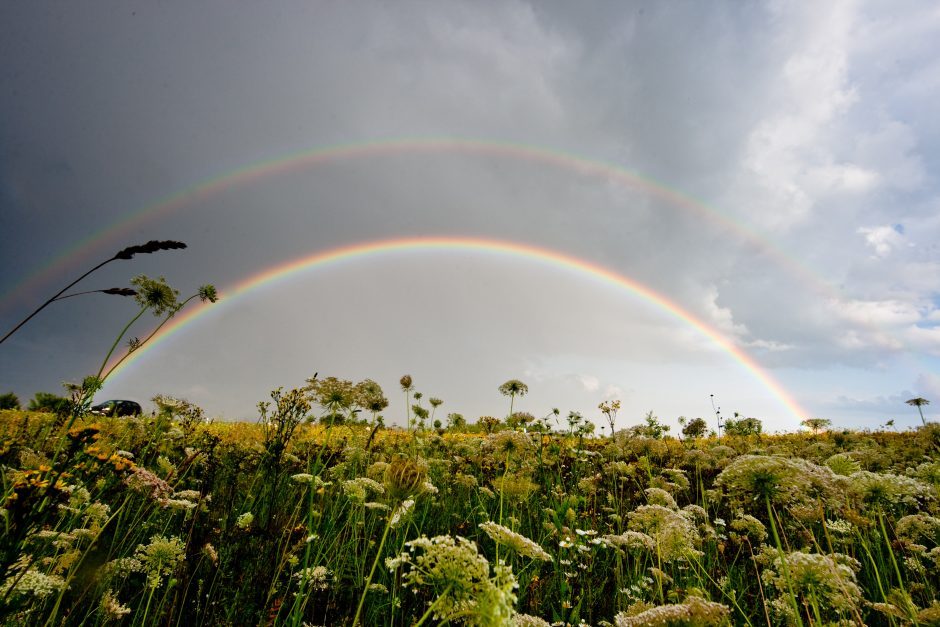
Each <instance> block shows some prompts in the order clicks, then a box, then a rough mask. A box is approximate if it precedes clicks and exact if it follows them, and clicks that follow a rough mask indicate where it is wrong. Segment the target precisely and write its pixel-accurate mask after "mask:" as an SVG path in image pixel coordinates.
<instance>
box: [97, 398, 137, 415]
mask: <svg viewBox="0 0 940 627" xmlns="http://www.w3.org/2000/svg"><path fill="white" fill-rule="evenodd" d="M91 413H93V414H95V415H96V416H139V415H140V414H141V413H142V410H141V408H140V404H139V403H135V402H134V401H105V402H104V403H101V404H100V405H95V406H94V407H92V408H91Z"/></svg>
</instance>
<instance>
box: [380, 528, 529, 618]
mask: <svg viewBox="0 0 940 627" xmlns="http://www.w3.org/2000/svg"><path fill="white" fill-rule="evenodd" d="M407 546H408V547H409V549H410V553H403V554H402V555H401V556H400V557H398V558H396V559H394V560H391V561H390V562H389V565H390V567H391V568H392V569H393V570H394V569H395V568H398V567H399V566H404V567H405V568H406V569H407V570H406V572H405V573H404V574H403V575H402V581H403V583H404V585H405V586H406V587H419V586H420V587H425V588H428V589H429V590H430V591H431V592H432V593H433V594H434V595H435V597H436V598H435V600H434V601H433V607H434V612H433V613H434V618H435V619H436V620H442V621H454V620H458V619H459V620H461V621H463V622H464V623H465V624H467V625H480V626H483V625H486V626H489V625H507V624H509V622H510V620H511V618H512V616H513V614H514V613H515V612H514V610H513V606H514V605H515V603H516V595H515V592H514V590H515V588H516V587H517V585H518V584H517V583H516V578H515V577H514V576H513V574H512V569H511V568H509V567H508V566H505V565H502V564H498V565H496V566H495V567H494V568H493V571H492V574H491V573H490V563H489V562H488V561H487V560H486V558H485V557H483V556H482V555H480V553H479V552H478V551H477V546H476V544H474V543H473V542H471V541H470V540H467V539H466V538H463V537H461V536H456V537H453V536H435V537H434V538H428V537H426V536H422V537H420V538H418V539H417V540H412V541H411V542H408V543H407ZM417 549H421V550H422V551H423V552H422V553H420V554H418V555H415V556H412V554H413V553H415V552H416V550H417Z"/></svg>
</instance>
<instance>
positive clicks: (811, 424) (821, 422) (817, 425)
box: [800, 418, 832, 433]
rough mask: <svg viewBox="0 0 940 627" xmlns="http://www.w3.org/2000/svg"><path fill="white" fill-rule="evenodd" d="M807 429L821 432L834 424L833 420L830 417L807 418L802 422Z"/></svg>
mask: <svg viewBox="0 0 940 627" xmlns="http://www.w3.org/2000/svg"><path fill="white" fill-rule="evenodd" d="M800 424H801V425H803V426H804V427H806V428H807V429H812V431H813V433H819V432H820V431H821V430H823V429H828V428H829V427H830V426H832V421H831V420H829V419H828V418H807V419H806V420H804V421H802V422H801V423H800Z"/></svg>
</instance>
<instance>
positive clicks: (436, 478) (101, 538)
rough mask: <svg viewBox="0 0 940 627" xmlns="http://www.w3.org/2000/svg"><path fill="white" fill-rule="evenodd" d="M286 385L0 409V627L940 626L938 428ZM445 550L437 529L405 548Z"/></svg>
mask: <svg viewBox="0 0 940 627" xmlns="http://www.w3.org/2000/svg"><path fill="white" fill-rule="evenodd" d="M290 394H291V393H287V394H284V395H282V396H280V397H279V398H276V399H275V403H274V404H273V406H272V407H271V408H270V409H269V411H268V417H267V419H266V422H265V424H264V425H261V424H248V423H230V424H205V423H194V422H193V421H192V420H191V419H190V420H187V419H185V417H182V416H174V415H172V412H168V413H167V414H165V415H163V416H162V417H159V418H146V417H145V418H135V419H114V420H111V419H105V420H102V421H100V422H97V423H92V422H91V421H90V420H88V419H84V418H77V419H75V420H74V421H72V420H67V421H62V420H56V419H55V417H53V416H51V415H49V414H38V413H28V412H20V411H0V464H2V490H3V497H2V498H3V509H2V516H3V517H2V520H0V525H2V527H3V535H2V539H0V599H2V601H0V617H2V623H0V624H4V625H14V624H16V625H23V624H29V625H42V624H47V625H61V624H67V625H105V624H124V625H220V624H222V625H225V624H230V625H291V626H298V627H299V626H301V625H352V624H353V623H354V621H355V622H357V623H358V624H361V625H401V626H407V625H414V624H420V623H421V622H422V621H424V624H444V623H450V624H463V623H466V624H506V623H508V622H509V621H510V618H509V614H507V612H509V613H513V612H515V613H519V614H528V615H531V616H537V617H539V618H541V619H543V620H544V621H547V622H548V623H553V622H558V623H561V624H565V623H568V624H572V625H577V624H579V623H580V622H584V623H585V624H589V625H600V624H603V623H604V622H605V621H606V622H607V623H610V624H625V625H626V624H634V623H638V622H640V621H642V620H644V619H643V618H642V617H639V618H635V619H634V618H631V617H632V616H636V615H639V614H641V613H642V612H644V611H647V610H651V609H652V608H654V607H656V606H671V607H667V608H662V609H660V610H658V612H659V613H660V615H661V616H665V615H673V616H674V618H673V619H671V620H672V621H673V622H668V621H667V622H664V623H662V624H722V622H725V623H731V624H749V625H777V624H803V625H823V624H832V623H835V622H838V621H840V620H841V621H846V622H847V624H867V625H902V624H932V623H931V622H930V621H931V620H933V619H932V618H931V615H932V613H934V614H936V613H940V608H938V607H937V606H936V605H935V604H936V603H937V601H938V599H937V593H938V583H940V581H938V574H937V573H940V564H938V561H940V548H937V547H938V545H940V511H938V507H940V506H938V492H937V490H938V482H940V481H938V478H940V461H938V460H940V456H938V451H940V430H938V429H937V428H936V427H935V426H932V425H928V426H927V427H924V428H921V429H918V430H917V431H912V432H907V433H883V432H876V433H870V432H837V433H823V434H820V435H818V436H812V435H808V434H790V435H780V436H748V437H738V438H722V440H721V441H720V442H719V441H716V440H714V439H708V438H702V439H698V440H695V441H680V440H677V439H672V438H665V439H651V438H639V437H634V438H627V437H620V436H619V435H618V437H617V438H616V439H613V440H612V439H611V438H598V437H584V434H583V433H581V434H580V435H571V436H569V435H567V434H559V433H523V432H521V431H514V430H509V429H506V428H505V425H503V426H502V428H503V429H504V430H502V431H500V430H499V427H497V429H496V432H495V433H493V434H491V435H486V434H482V433H474V432H469V431H464V432H460V433H453V432H434V431H417V432H414V433H409V432H407V431H404V430H399V429H384V428H382V429H379V430H378V431H376V432H375V433H374V434H372V428H371V427H370V426H366V425H362V426H345V425H337V426H334V427H326V426H322V425H312V424H307V423H306V422H305V421H304V420H303V418H304V416H305V415H306V414H307V413H308V412H307V410H308V409H309V406H304V405H303V403H302V399H301V398H300V397H299V396H298V397H293V398H292V397H290ZM292 402H293V403H294V405H291V403H292ZM291 412H293V413H291ZM66 427H70V428H68V429H66ZM471 429H472V426H471ZM370 436H371V437H370ZM837 453H847V454H849V455H850V456H851V458H852V459H853V460H855V461H856V462H857V463H858V468H859V469H860V472H859V473H858V474H857V475H856V476H855V477H854V478H853V477H849V476H843V475H836V474H834V473H833V472H832V471H831V470H829V468H828V467H827V466H826V460H827V459H829V458H830V457H832V456H833V455H836V454H837ZM779 459H782V460H786V462H777V461H774V460H779ZM767 460H771V461H770V462H768V461H767ZM837 460H838V461H839V463H836V462H835V461H834V462H833V464H834V467H836V468H837V469H844V468H845V467H846V464H845V460H844V457H841V458H837ZM865 472H867V473H868V474H865ZM364 478H365V479H364ZM366 479H371V480H372V481H367V480H366ZM651 488H655V489H651ZM663 491H664V492H663ZM664 493H665V494H666V496H664ZM407 502H413V504H411V505H410V507H408V506H407ZM403 504H405V505H403ZM403 510H407V511H406V512H405V513H404V514H403V515H401V516H397V517H395V516H394V515H395V514H396V513H398V514H402V511H403ZM745 515H748V516H750V517H752V518H747V519H745V517H744V516H745ZM915 515H916V516H918V517H917V518H911V516H915ZM393 517H395V518H396V520H395V521H394V522H392V520H391V519H392V518H393ZM755 520H756V521H758V522H759V524H756V523H755V522H753V521H755ZM487 522H495V523H498V524H500V525H502V526H503V527H505V528H506V529H507V530H511V531H512V532H514V533H515V534H519V535H521V536H523V537H524V538H525V539H528V540H529V541H531V542H534V543H535V544H537V545H538V546H539V547H541V549H543V550H544V551H545V552H547V553H548V555H549V556H550V557H551V560H550V561H549V560H546V559H539V558H536V557H530V556H527V555H526V552H527V549H526V546H528V545H525V544H524V541H522V540H518V539H516V540H513V536H512V535H511V534H509V533H508V531H507V532H498V533H503V535H502V536H497V539H499V541H500V544H497V541H496V540H495V539H494V538H493V537H490V535H488V534H487V533H486V532H485V531H484V530H482V529H481V528H480V526H479V525H480V524H482V523H487ZM760 526H762V527H763V531H761V529H760V528H759V527H760ZM439 536H446V537H449V538H451V540H445V539H438V540H434V541H431V540H427V541H422V540H419V539H420V538H422V537H426V538H429V539H432V538H436V537H439ZM458 537H459V538H466V539H468V540H470V541H471V542H472V545H471V544H466V545H465V544H462V541H458V540H457V538H458ZM416 540H417V541H418V542H417V543H414V542H415V541H416ZM513 542H516V544H515V545H513ZM402 554H405V556H406V557H405V558H402V557H401V556H402ZM395 559H397V562H392V563H391V567H390V566H389V564H388V562H387V560H395ZM501 562H504V563H505V567H508V568H504V567H502V566H500V564H501ZM509 568H511V575H510V574H509V570H508V569H509ZM513 582H515V585H513ZM706 602H709V603H706ZM507 608H508V609H507ZM618 615H619V618H618ZM647 616H648V615H647ZM520 620H522V619H520ZM526 620H529V621H531V622H529V623H522V624H542V623H537V622H535V621H534V619H526ZM683 620H685V621H686V623H682V621H683ZM631 621H632V622H631Z"/></svg>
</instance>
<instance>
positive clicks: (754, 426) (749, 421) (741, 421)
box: [724, 414, 764, 436]
mask: <svg viewBox="0 0 940 627" xmlns="http://www.w3.org/2000/svg"><path fill="white" fill-rule="evenodd" d="M734 416H735V417H734V418H733V419H730V420H727V421H725V427H724V429H725V435H739V436H747V435H760V434H761V432H762V431H763V430H764V425H763V423H762V422H761V421H760V420H759V419H757V418H738V415H737V414H735V415H734Z"/></svg>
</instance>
